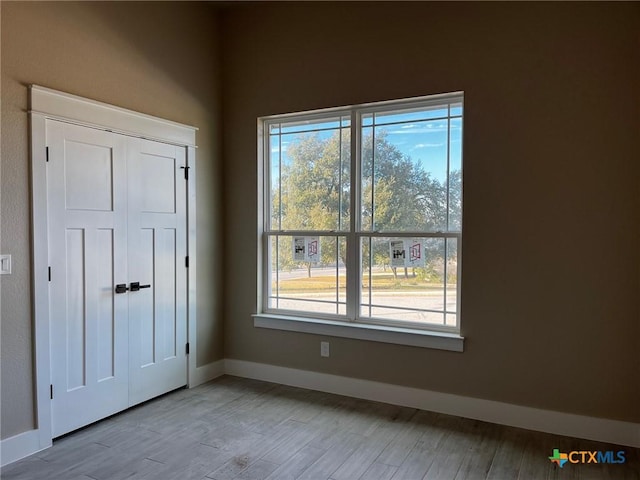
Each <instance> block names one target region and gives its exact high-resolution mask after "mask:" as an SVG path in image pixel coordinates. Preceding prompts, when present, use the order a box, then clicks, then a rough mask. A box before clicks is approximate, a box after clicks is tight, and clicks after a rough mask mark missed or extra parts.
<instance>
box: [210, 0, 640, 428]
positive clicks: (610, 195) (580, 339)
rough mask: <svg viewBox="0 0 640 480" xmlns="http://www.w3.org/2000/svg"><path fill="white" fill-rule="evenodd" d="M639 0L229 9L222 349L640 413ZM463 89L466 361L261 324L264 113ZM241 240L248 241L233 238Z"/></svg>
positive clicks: (330, 369)
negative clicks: (259, 197)
mask: <svg viewBox="0 0 640 480" xmlns="http://www.w3.org/2000/svg"><path fill="white" fill-rule="evenodd" d="M639 20H640V4H637V3H623V4H620V3H617V4H612V3H606V4H591V3H587V4H578V3H560V4H559V3H541V4H525V3H520V2H516V3H511V4H507V3H494V4H490V3H486V4H485V3H480V2H477V3H475V2H474V3H470V4H465V3H458V2H452V3H446V4H442V3H426V2H425V3H422V2H410V3H399V2H393V3H379V2H372V3H361V2H358V3H356V4H348V3H340V4H339V5H337V4H331V3H324V2H314V3H286V4H280V5H277V4H275V5H274V4H257V5H249V6H240V7H237V8H232V9H229V10H227V11H226V13H225V14H224V16H223V38H224V49H225V55H224V59H223V85H224V96H223V97H224V101H223V112H224V113H223V120H224V123H223V126H224V137H223V138H224V159H225V176H224V186H225V190H224V194H225V197H224V200H225V229H224V231H225V251H226V254H227V258H228V259H229V260H228V261H227V264H226V267H225V272H226V277H225V278H226V284H227V292H228V294H227V299H226V300H227V301H226V302H225V335H226V338H225V352H226V357H227V358H235V359H242V360H249V361H255V362H264V363H269V364H275V365H284V366H287V367H292V368H300V369H308V370H314V371H319V372H327V373H334V374H338V375H345V376H351V377H357V378H364V379H370V380H376V381H381V382H388V383H393V384H400V385H408V386H413V387H419V388H425V389H431V390H436V391H442V392H450V393H455V394H460V395H467V396H471V397H478V398H485V399H492V400H498V401H503V402H509V403H514V404H519V405H526V406H531V407H539V408H544V409H550V410H558V411H563V412H572V413H577V414H584V415H590V416H595V417H604V418H611V419H620V420H627V421H634V422H638V421H640V408H638V406H639V405H640V381H639V380H638V379H639V378H640V360H639V359H640V357H639V355H640V353H639V352H640V328H639V325H640V317H639V310H638V304H639V302H638V293H639V292H640V288H639V282H638V280H639V267H640V255H639V250H638V245H640V237H639V225H640V222H639V218H640V205H639V195H638V185H639V182H638V180H639V165H640V162H639V159H640V134H639V132H640V118H639V116H638V115H639V114H638V112H639V108H640V101H639V90H638V85H640V70H639V61H638V51H640V50H639V47H640V42H639V38H640V37H639V32H640V21H639ZM455 90H464V92H465V133H464V162H465V167H464V168H465V183H464V188H465V198H464V201H465V205H464V243H463V280H462V282H463V283H462V332H463V334H464V335H465V336H466V339H467V340H466V345H465V352H464V353H462V354H461V353H453V352H445V351H437V350H428V349H420V348H413V347H402V346H396V345H387V344H382V343H373V342H364V341H355V340H347V339H339V338H333V339H331V357H330V358H320V356H319V341H320V340H321V339H322V340H324V338H320V337H318V336H313V335H306V334H296V333H288V332H280V331H275V330H264V329H256V328H254V327H253V322H252V318H251V313H253V312H255V311H256V253H255V252H256V249H257V241H256V240H257V236H256V228H257V226H256V223H257V222H256V213H257V201H256V196H255V195H251V194H248V192H254V191H255V190H256V185H257V177H256V175H257V173H256V172H257V162H256V143H257V142H256V117H258V116H261V115H268V114H276V113H285V112H293V111H300V110H307V109H315V108H322V107H331V106H338V105H345V104H353V103H359V102H370V101H377V100H386V99H393V98H401V97H410V96H417V95H425V94H430V93H439V92H448V91H455ZM239 239H242V241H239Z"/></svg>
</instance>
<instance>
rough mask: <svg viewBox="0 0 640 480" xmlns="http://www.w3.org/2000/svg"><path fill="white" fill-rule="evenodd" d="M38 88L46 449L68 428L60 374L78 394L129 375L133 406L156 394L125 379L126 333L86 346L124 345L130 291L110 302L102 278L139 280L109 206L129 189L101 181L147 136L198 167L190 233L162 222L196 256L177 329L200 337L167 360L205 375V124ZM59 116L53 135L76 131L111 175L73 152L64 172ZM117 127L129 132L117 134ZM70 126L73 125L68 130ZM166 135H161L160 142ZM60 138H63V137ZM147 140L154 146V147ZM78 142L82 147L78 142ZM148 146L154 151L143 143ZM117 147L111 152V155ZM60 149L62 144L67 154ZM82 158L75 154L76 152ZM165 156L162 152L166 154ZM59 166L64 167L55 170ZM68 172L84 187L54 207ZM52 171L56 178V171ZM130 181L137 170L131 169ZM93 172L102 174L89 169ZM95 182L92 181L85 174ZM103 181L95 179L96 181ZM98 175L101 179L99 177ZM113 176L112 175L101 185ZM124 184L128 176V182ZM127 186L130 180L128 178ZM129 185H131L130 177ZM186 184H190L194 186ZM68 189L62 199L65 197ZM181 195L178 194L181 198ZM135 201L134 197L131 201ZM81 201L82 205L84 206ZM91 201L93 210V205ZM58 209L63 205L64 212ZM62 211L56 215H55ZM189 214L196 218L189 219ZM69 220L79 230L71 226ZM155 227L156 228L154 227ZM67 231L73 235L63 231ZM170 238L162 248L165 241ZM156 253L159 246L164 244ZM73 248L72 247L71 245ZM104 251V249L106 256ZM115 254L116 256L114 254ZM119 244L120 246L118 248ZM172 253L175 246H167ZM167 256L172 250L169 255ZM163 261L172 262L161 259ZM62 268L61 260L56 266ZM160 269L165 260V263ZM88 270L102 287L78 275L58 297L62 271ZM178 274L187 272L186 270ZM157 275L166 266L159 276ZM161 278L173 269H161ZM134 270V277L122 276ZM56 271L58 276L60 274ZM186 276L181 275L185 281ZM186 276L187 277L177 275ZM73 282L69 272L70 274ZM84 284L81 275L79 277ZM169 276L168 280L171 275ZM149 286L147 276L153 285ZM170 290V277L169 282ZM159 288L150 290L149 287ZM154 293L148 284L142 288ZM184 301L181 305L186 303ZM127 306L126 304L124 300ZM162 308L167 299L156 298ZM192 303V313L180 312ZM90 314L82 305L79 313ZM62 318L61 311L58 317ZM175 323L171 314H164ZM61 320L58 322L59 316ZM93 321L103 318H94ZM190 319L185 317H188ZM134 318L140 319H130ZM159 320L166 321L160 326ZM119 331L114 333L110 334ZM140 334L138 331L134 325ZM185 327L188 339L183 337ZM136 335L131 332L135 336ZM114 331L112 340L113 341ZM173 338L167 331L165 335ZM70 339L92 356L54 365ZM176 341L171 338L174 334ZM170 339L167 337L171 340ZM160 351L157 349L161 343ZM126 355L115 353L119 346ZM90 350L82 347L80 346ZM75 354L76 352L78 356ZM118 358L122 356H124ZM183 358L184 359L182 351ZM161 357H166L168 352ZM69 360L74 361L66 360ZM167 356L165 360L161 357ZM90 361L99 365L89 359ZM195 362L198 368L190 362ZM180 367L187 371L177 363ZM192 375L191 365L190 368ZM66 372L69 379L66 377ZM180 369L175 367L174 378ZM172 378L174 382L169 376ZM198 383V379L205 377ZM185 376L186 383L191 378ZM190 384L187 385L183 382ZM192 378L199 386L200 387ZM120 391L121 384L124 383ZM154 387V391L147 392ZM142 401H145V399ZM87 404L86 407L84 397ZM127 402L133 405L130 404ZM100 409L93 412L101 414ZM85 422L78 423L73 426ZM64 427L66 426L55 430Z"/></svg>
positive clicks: (88, 417)
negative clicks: (199, 298)
mask: <svg viewBox="0 0 640 480" xmlns="http://www.w3.org/2000/svg"><path fill="white" fill-rule="evenodd" d="M29 88H30V110H29V119H30V124H31V172H32V177H31V178H32V228H33V236H32V240H33V292H34V293H33V295H34V298H33V308H34V343H35V366H36V372H35V374H36V385H35V386H36V408H37V418H36V428H35V430H34V433H35V434H36V435H37V439H38V446H37V447H35V448H36V450H35V451H37V449H43V448H47V447H49V446H51V443H52V438H53V437H54V436H57V435H59V434H60V432H61V431H62V430H63V429H62V428H58V427H57V426H55V425H54V422H52V413H53V411H54V409H55V408H57V406H56V405H55V404H54V401H55V400H57V399H58V398H60V402H59V404H60V405H62V404H63V402H64V400H63V398H64V397H63V396H60V395H62V392H61V391H60V389H59V388H57V387H56V388H54V395H53V397H54V398H53V399H51V398H50V387H51V386H53V385H54V383H55V384H58V383H59V381H60V378H62V377H65V380H64V382H63V383H62V385H64V389H65V390H70V391H71V392H82V395H85V393H84V392H85V391H89V387H90V386H91V385H92V382H93V384H94V386H95V385H99V387H97V388H102V387H103V386H107V385H108V384H110V383H111V384H117V385H118V386H119V388H122V385H124V383H127V384H128V386H127V388H128V390H129V398H128V399H127V401H126V404H127V405H132V404H134V403H136V402H137V401H143V400H142V399H143V398H144V396H145V395H147V396H152V395H153V393H152V392H151V393H149V389H148V388H147V389H145V388H142V389H140V390H141V391H140V392H138V393H137V394H134V395H131V388H130V383H131V382H130V381H128V382H124V381H121V376H120V373H119V372H120V371H125V372H126V374H127V376H128V377H129V379H130V378H131V376H132V375H131V374H130V371H131V366H132V362H133V360H132V356H131V355H130V352H131V350H132V349H131V345H130V344H127V345H126V346H125V344H124V343H122V341H120V344H119V345H118V346H114V347H113V348H114V355H113V356H112V357H111V356H109V355H108V349H106V350H105V349H103V350H101V355H97V354H96V355H93V356H92V355H91V354H90V352H88V351H86V347H87V346H89V345H91V344H94V345H95V344H96V342H100V341H102V342H103V344H104V343H105V342H106V343H108V341H109V339H110V338H111V337H110V335H113V338H112V339H111V341H112V342H113V345H116V343H118V341H117V340H118V338H119V337H118V335H119V333H120V332H119V331H118V329H117V327H118V325H119V322H122V319H121V318H122V315H121V312H122V311H123V310H125V309H126V310H128V303H129V300H128V298H129V293H130V292H127V295H112V298H113V302H112V304H111V307H110V306H109V302H108V301H105V298H103V297H104V294H105V292H104V291H102V293H99V292H100V288H102V287H101V285H105V284H107V283H110V282H111V283H116V284H118V283H125V282H126V286H127V287H130V285H129V284H130V282H131V281H135V280H133V279H131V278H128V277H129V272H127V271H126V269H127V268H128V267H127V265H128V263H129V262H128V261H124V263H122V264H121V265H120V266H117V265H116V263H117V262H119V259H120V258H121V257H122V256H124V257H125V258H126V257H128V256H129V252H128V249H129V245H128V243H129V239H128V238H127V240H126V241H125V242H124V244H122V241H121V237H120V234H119V231H120V230H121V229H122V220H121V219H120V220H117V221H116V220H114V219H113V218H112V219H109V216H111V217H114V215H113V212H111V213H109V211H108V209H107V208H105V205H107V206H108V204H109V202H111V205H112V207H113V209H112V210H114V211H115V210H117V209H119V208H120V207H119V203H118V202H119V200H118V198H120V195H121V192H120V191H119V190H118V188H115V187H114V189H113V190H112V192H111V198H110V199H109V195H108V194H107V193H105V192H106V190H107V189H105V188H100V185H102V186H104V176H105V175H107V176H108V174H109V173H110V175H111V176H112V178H111V180H112V181H115V179H117V178H119V176H121V175H123V173H122V171H121V169H120V168H119V164H118V160H117V159H114V158H115V157H116V156H117V155H116V153H119V152H121V151H122V150H123V149H124V150H125V153H126V155H129V154H130V152H129V150H130V144H131V142H134V143H135V142H142V143H143V144H144V142H145V141H146V140H144V139H147V140H153V141H152V142H149V144H151V145H153V144H157V146H158V147H161V149H163V148H164V147H168V148H171V149H175V151H178V152H180V151H181V152H182V154H183V158H184V162H183V165H184V166H185V167H186V169H189V171H190V173H191V174H192V175H191V176H190V178H189V179H188V180H187V181H186V182H184V180H183V182H184V183H183V185H182V187H181V188H182V193H178V192H176V195H180V196H181V197H182V198H184V199H186V207H185V208H183V209H182V211H183V212H185V213H179V214H180V215H183V216H184V221H183V223H182V229H183V235H182V240H178V238H179V236H180V234H179V233H178V231H177V229H176V228H175V225H174V226H169V227H168V228H165V227H164V226H163V227H162V230H173V233H174V236H173V238H175V239H176V240H175V247H176V251H177V248H180V247H179V242H180V241H182V242H183V244H184V247H185V249H186V252H187V255H189V258H190V260H191V262H190V266H189V268H188V269H183V272H182V274H183V276H184V277H185V281H186V283H185V286H184V288H182V290H181V291H179V292H177V293H176V294H175V306H176V312H177V313H176V315H175V319H176V321H178V320H177V319H178V317H179V316H180V315H182V318H186V332H185V331H182V332H181V333H180V332H178V330H179V329H176V339H175V342H176V345H177V344H178V342H179V343H181V344H182V345H183V346H184V343H185V340H184V339H186V341H188V342H189V343H190V344H191V349H190V350H191V352H190V353H191V354H190V355H185V354H184V349H183V348H182V349H178V348H176V350H175V351H176V353H180V352H181V353H182V355H173V356H172V355H166V354H165V356H164V357H162V359H163V360H165V359H169V360H174V359H178V362H173V363H179V362H182V367H181V370H182V372H184V371H185V369H186V370H187V382H188V384H189V383H193V382H194V379H197V378H199V377H198V375H197V374H196V356H195V351H196V342H195V334H196V315H195V313H196V309H195V305H196V268H195V266H196V265H197V261H196V252H195V245H196V229H195V211H196V210H195V198H196V196H195V175H194V174H195V148H196V147H195V132H196V131H197V129H196V128H194V127H190V126H187V125H183V124H178V123H175V122H171V121H167V120H164V119H160V118H157V117H152V116H149V115H145V114H140V113H138V112H133V111H131V110H126V109H122V108H119V107H115V106H112V105H108V104H104V103H101V102H96V101H93V100H88V99H85V98H82V97H78V96H75V95H71V94H67V93H64V92H59V91H55V90H51V89H48V88H44V87H39V86H35V85H32V86H30V87H29ZM51 120H56V121H57V122H56V124H57V127H55V128H53V130H51V133H50V135H49V136H50V137H51V138H54V137H55V135H59V134H60V131H58V132H57V133H56V128H58V130H60V129H62V131H66V132H67V134H68V135H69V139H70V142H69V148H68V149H69V150H70V151H71V153H72V154H74V152H75V154H77V153H78V151H83V152H84V153H83V155H84V156H85V157H86V158H89V159H90V160H91V162H90V163H93V164H94V165H97V170H98V171H101V172H102V173H103V177H102V178H101V179H96V178H87V177H88V175H87V172H86V170H85V169H83V166H82V165H78V162H74V160H73V159H71V157H70V159H69V168H68V169H66V170H64V171H63V170H60V171H58V172H54V171H52V172H49V168H50V166H49V162H48V157H49V156H50V155H55V154H56V151H55V150H56V148H59V147H56V146H55V145H51V149H50V151H48V149H47V146H48V140H49V139H48V138H47V133H48V132H47V130H48V125H47V124H48V123H49V124H52V123H53V122H51ZM75 126H81V127H91V130H92V131H93V135H92V137H91V139H89V141H87V140H85V141H77V140H78V139H77V138H76V137H75V136H74V135H75V133H74V132H75V130H74V127H75ZM112 134H119V135H114V136H113V137H112ZM64 135H65V134H64V133H63V134H62V136H64ZM158 142H159V143H158ZM54 143H55V142H54ZM145 148H146V147H145ZM74 149H75V150H74ZM143 150H144V149H143ZM109 152H111V153H109ZM58 153H59V152H58ZM172 155H175V156H174V159H177V158H178V155H177V154H175V153H173V154H170V155H168V157H171V156H172ZM71 156H73V155H71ZM160 156H162V154H161V155H160ZM110 162H111V170H109V168H107V165H109V163H110ZM176 168H177V169H178V170H179V171H178V173H177V174H176V175H178V176H177V177H176V178H182V177H181V175H183V172H182V169H180V167H179V166H177V167H176ZM53 170H55V168H54V169H53ZM165 170H166V169H165ZM55 175H58V178H64V177H65V176H66V177H69V179H71V180H74V179H75V180H80V181H79V182H77V186H76V187H73V188H70V189H67V190H68V191H65V193H64V195H63V197H64V201H62V200H58V206H57V207H56V206H55V204H54V205H51V206H50V205H49V198H48V197H49V195H48V185H49V182H50V181H53V177H54V176H55ZM50 176H52V178H49V177H50ZM126 176H127V178H129V179H130V177H129V175H128V174H126ZM89 177H92V175H89ZM83 179H84V180H85V181H82V180H83ZM91 182H93V184H92V183H91ZM96 182H97V183H96ZM101 182H103V183H101ZM118 183H119V182H118ZM125 184H126V182H125ZM126 185H127V188H128V184H126ZM185 188H186V190H185ZM63 197H60V198H63ZM176 198H177V197H176ZM127 201H128V199H127ZM61 203H64V204H65V208H66V206H67V205H68V206H70V207H73V208H68V209H67V212H66V213H64V214H63V213H62V208H61V207H60V204H61ZM77 207H81V208H77ZM87 207H88V208H87ZM50 210H51V213H52V217H51V218H48V217H49V211H50ZM179 210H180V209H176V212H175V213H174V217H175V216H176V215H177V214H178V211H179ZM54 211H55V212H56V213H54ZM54 216H55V218H54ZM127 217H128V216H126V217H125V225H124V228H125V229H128V228H129V225H128V218H127ZM82 218H84V219H85V220H87V223H86V225H85V226H83V227H78V225H77V223H74V222H77V221H79V219H82ZM50 222H51V223H53V222H56V224H57V222H66V224H65V225H66V226H65V227H64V229H62V230H61V231H64V234H62V233H60V232H58V233H57V236H54V235H52V237H55V238H51V239H50V238H49V224H50ZM185 222H186V224H185ZM67 227H69V228H67ZM154 228H155V227H154ZM163 233H165V235H164V237H163V236H162V234H160V235H159V236H158V238H159V239H160V238H162V239H164V240H165V243H164V245H167V244H168V243H167V241H166V238H169V237H171V236H170V235H168V234H166V232H163ZM63 237H64V238H63ZM50 240H51V244H52V245H55V249H56V250H57V249H58V248H59V247H60V248H64V254H58V253H53V252H52V253H51V254H50V251H49V245H50ZM162 245H163V244H161V245H160V246H161V247H162ZM155 248H156V251H159V250H157V248H158V247H155ZM67 251H69V252H71V254H70V255H67V254H66V252H67ZM96 252H100V254H96ZM104 252H107V254H104ZM109 252H111V253H109ZM165 252H166V249H165ZM165 255H166V253H165ZM183 262H184V259H183V258H180V259H179V262H178V260H176V262H175V265H177V264H178V263H180V264H181V265H184V263H183ZM157 263H158V265H160V264H161V263H162V262H157ZM110 265H111V266H112V268H111V276H112V277H113V278H112V279H110V278H109V270H110V268H109V266H110ZM163 265H164V266H163V267H162V268H164V272H165V274H166V268H167V267H166V265H167V262H164V264H163ZM50 267H52V268H50ZM158 268H160V267H156V268H155V270H158ZM74 269H75V271H82V275H83V279H82V282H83V283H85V284H86V285H87V286H90V285H93V287H92V288H93V289H94V290H96V289H97V291H93V292H90V291H89V290H90V289H89V288H85V287H80V286H79V284H78V283H77V282H75V281H73V282H71V283H70V286H71V287H72V288H70V289H69V290H70V292H75V293H69V294H68V295H67V293H66V292H65V295H67V297H68V298H65V299H64V302H63V300H61V298H62V297H60V298H56V297H57V295H58V294H59V293H60V292H59V290H60V288H62V286H64V287H65V288H66V285H67V284H66V283H59V284H58V287H54V286H53V284H54V283H56V282H57V281H58V280H59V278H57V277H56V275H62V274H63V272H65V270H66V271H69V272H72V271H74ZM176 272H177V270H176ZM156 275H157V274H156ZM160 275H161V276H166V275H163V274H162V272H160ZM120 276H125V277H127V278H124V279H121V278H116V277H120ZM50 277H52V279H55V281H51V280H50ZM177 278H178V275H177V274H176V279H177ZM177 281H181V280H177ZM65 282H68V280H66V273H65ZM74 282H75V283H74ZM165 283H166V282H165ZM143 284H144V283H143ZM160 288H161V289H162V288H166V285H165V286H164V287H162V286H161V287H160ZM150 290H153V289H151V288H149V289H148V290H147V291H150ZM140 292H143V293H144V292H145V289H142V290H140V291H139V292H136V293H140ZM179 304H181V305H179ZM123 305H126V306H125V307H123ZM155 307H156V308H158V305H156V306H155ZM55 308H57V309H60V308H63V309H64V311H65V315H66V312H67V310H68V311H69V312H70V315H68V316H65V320H64V321H62V323H61V320H59V319H57V320H55V321H54V315H53V313H54V309H55ZM180 311H182V313H179V312H180ZM78 312H80V313H78ZM81 315H85V316H86V319H87V322H86V323H85V324H84V326H83V325H80V323H79V322H78V318H80V316H81ZM56 316H57V315H56ZM110 316H111V320H112V322H111V326H112V327H113V328H112V329H111V330H109V329H107V328H105V327H106V325H109V323H108V322H107V324H106V325H105V323H97V322H96V320H95V319H97V318H105V317H106V318H109V317H110ZM164 321H165V322H166V319H165V320H164ZM55 322H57V323H55ZM92 322H93V323H92ZM61 324H62V325H63V326H64V333H63V334H62V333H60V332H59V330H60V325H61ZM183 324H184V323H183ZM129 325H130V323H129ZM156 328H158V326H156ZM109 332H111V333H109ZM129 333H130V332H129ZM178 335H180V336H181V337H180V338H178ZM126 336H127V335H125V337H126ZM105 339H106V340H105ZM165 340H166V337H165ZM67 341H71V343H72V345H73V346H74V348H75V347H78V348H75V350H73V349H72V356H71V358H72V359H74V360H77V359H79V358H81V357H82V356H84V357H83V358H84V359H86V360H87V362H85V363H84V366H83V367H78V365H79V364H80V365H82V362H75V363H74V362H71V364H70V366H69V367H68V368H66V367H65V368H66V370H60V371H59V372H55V373H54V372H53V368H52V366H53V360H54V357H55V356H56V355H58V356H60V354H59V352H54V351H53V350H52V348H56V345H58V344H60V343H61V342H64V343H65V344H66V343H67ZM169 343H170V342H169ZM165 344H167V342H166V341H165ZM155 348H156V351H158V350H157V347H155ZM116 350H117V351H118V354H117V355H115V351H116ZM79 352H80V353H79ZM73 355H75V356H73ZM116 357H117V358H116ZM180 357H181V358H180ZM158 358H160V357H158ZM110 359H111V360H112V363H111V371H109V361H110ZM65 362H66V360H65ZM156 363H157V362H156ZM87 365H91V366H89V367H87ZM187 366H188V367H187ZM174 370H180V369H177V368H175V367H174ZM182 376H183V378H184V373H182ZM57 377H60V378H57ZM170 377H171V376H170V375H169V378H170ZM165 380H166V381H167V382H168V383H169V384H170V382H171V380H167V379H165ZM195 381H198V380H195ZM184 383H185V381H184V380H182V381H181V384H182V385H183V384H184ZM178 386H180V385H178ZM190 386H192V385H190ZM116 391H118V388H116ZM145 391H146V393H145ZM109 395H110V396H113V397H115V398H111V399H110V400H109V402H110V403H111V407H109V408H115V409H120V407H121V406H122V405H123V404H124V400H123V395H122V394H121V393H120V394H115V395H111V394H109ZM136 395H137V398H138V399H139V400H136V399H135V398H134V397H136ZM67 402H68V403H69V404H70V405H73V402H78V403H76V404H75V405H76V406H77V407H79V408H78V409H76V410H75V412H74V415H76V416H79V417H83V418H84V420H83V419H82V418H80V419H78V421H77V424H78V425H79V424H81V423H87V422H90V421H92V418H94V417H95V416H99V415H102V414H101V413H99V412H93V414H92V413H91V410H92V408H93V406H89V405H87V402H84V401H79V400H70V399H67ZM80 404H81V405H80ZM125 408H126V407H125ZM92 415H93V417H92ZM71 428H72V429H73V428H75V427H74V426H72V427H71ZM54 432H56V433H54Z"/></svg>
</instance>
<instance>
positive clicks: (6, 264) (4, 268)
mask: <svg viewBox="0 0 640 480" xmlns="http://www.w3.org/2000/svg"><path fill="white" fill-rule="evenodd" d="M10 274H11V255H0V275H10Z"/></svg>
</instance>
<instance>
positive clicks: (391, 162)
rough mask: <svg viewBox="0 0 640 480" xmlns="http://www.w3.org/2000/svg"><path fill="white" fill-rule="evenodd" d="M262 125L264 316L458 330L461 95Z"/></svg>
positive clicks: (289, 118) (268, 121)
mask: <svg viewBox="0 0 640 480" xmlns="http://www.w3.org/2000/svg"><path fill="white" fill-rule="evenodd" d="M262 123H263V131H264V132H266V134H265V138H264V139H263V141H264V145H265V147H264V152H265V158H264V170H263V172H264V175H265V195H264V202H265V206H266V208H265V221H264V225H263V229H264V241H263V244H262V245H263V249H264V251H263V252H264V256H263V258H265V262H264V267H263V276H262V283H263V304H262V310H263V312H265V313H269V312H271V313H284V314H293V315H296V316H309V317H318V318H330V319H337V320H343V321H347V322H363V323H376V324H389V325H394V326H408V327H411V328H424V329H433V330H445V331H456V332H458V331H459V317H458V315H459V295H458V292H459V285H460V261H459V251H460V248H459V246H460V241H461V216H462V215H461V208H462V94H461V93H458V94H451V95H444V96H437V97H424V98H420V99H410V100H403V101H400V102H384V103H381V104H370V105H366V106H363V107H352V108H341V109H336V110H325V111H322V112H312V113H308V114H300V115H297V114H294V115H286V116H276V117H269V118H265V119H263V120H262ZM352 173H353V174H354V175H353V176H352ZM352 204H353V205H354V206H355V208H353V209H352V208H351V206H352ZM354 211H355V212H357V213H358V214H357V215H355V216H354V215H353V212H354ZM304 239H307V240H306V242H307V243H305V240H304ZM310 240H313V241H316V243H317V244H318V246H319V248H320V251H319V254H318V255H317V256H315V257H313V258H314V260H315V261H313V262H312V261H307V260H308V258H307V257H304V260H303V259H302V258H303V257H300V256H298V257H296V256H295V254H294V250H295V248H296V245H298V246H299V248H302V246H303V245H307V244H309V245H311V244H310V243H309V241H310ZM409 240H411V241H413V242H415V245H414V247H416V248H418V247H419V248H418V250H419V249H422V255H423V257H424V258H423V260H422V261H421V263H419V264H413V263H410V264H409V265H403V266H399V265H400V264H399V263H398V262H397V261H396V262H392V260H391V253H390V252H391V251H390V248H391V245H395V246H398V245H405V244H407V243H406V242H408V241H409ZM405 241H406V242H405ZM296 242H297V243H296ZM398 242H399V243H398ZM403 242H405V243H403ZM309 248H311V247H309ZM356 280H357V281H356ZM347 286H349V291H347Z"/></svg>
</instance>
